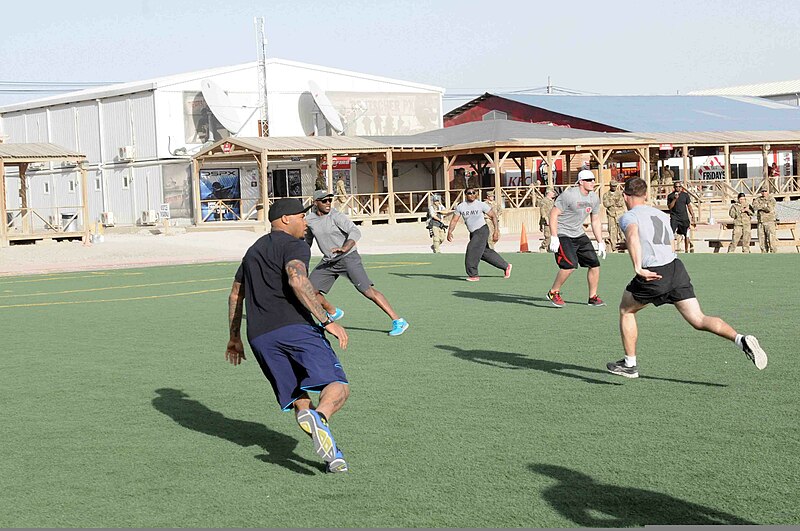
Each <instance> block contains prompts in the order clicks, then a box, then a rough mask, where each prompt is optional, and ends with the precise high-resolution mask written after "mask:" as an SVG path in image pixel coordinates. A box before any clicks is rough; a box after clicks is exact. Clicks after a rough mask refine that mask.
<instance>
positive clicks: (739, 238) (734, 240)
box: [728, 225, 750, 253]
mask: <svg viewBox="0 0 800 531" xmlns="http://www.w3.org/2000/svg"><path fill="white" fill-rule="evenodd" d="M740 243H741V244H742V252H743V253H749V252H750V227H747V229H745V228H744V226H742V225H734V226H733V236H732V237H731V244H730V245H729V246H728V252H729V253H732V252H734V251H736V246H737V245H739V244H740Z"/></svg>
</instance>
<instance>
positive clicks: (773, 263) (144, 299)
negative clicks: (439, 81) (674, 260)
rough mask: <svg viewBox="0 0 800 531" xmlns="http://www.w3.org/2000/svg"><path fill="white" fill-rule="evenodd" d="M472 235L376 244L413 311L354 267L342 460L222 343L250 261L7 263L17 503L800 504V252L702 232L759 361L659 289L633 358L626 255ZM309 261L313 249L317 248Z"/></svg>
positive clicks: (405, 507)
mask: <svg viewBox="0 0 800 531" xmlns="http://www.w3.org/2000/svg"><path fill="white" fill-rule="evenodd" d="M506 257H507V258H509V259H510V261H511V262H512V263H513V264H514V274H513V276H512V278H511V279H509V280H503V279H502V272H500V271H498V270H493V269H491V268H490V267H489V266H487V265H485V264H482V265H481V273H482V274H483V276H482V278H481V281H480V282H477V283H468V282H464V280H463V277H464V270H463V256H461V255H393V256H365V264H366V266H367V268H368V273H369V274H370V276H371V277H372V279H373V281H374V282H375V284H376V287H377V288H378V289H380V290H381V291H383V293H384V294H385V295H386V296H387V297H388V299H389V300H390V301H391V303H392V304H393V305H394V307H395V308H396V309H397V310H398V311H399V312H400V314H401V315H402V316H404V317H406V319H407V320H408V321H409V322H410V323H411V327H410V329H409V330H408V332H406V333H405V334H404V335H403V336H400V337H397V338H390V337H388V336H387V335H386V331H388V330H389V328H390V325H391V323H390V321H389V320H388V318H386V317H385V315H383V314H382V313H381V312H380V311H379V310H378V309H377V307H374V306H373V305H372V303H370V302H369V301H368V300H366V299H364V298H362V297H361V296H360V295H359V294H358V293H357V292H356V291H355V290H354V289H353V288H352V287H351V286H350V285H349V283H347V281H346V280H340V281H339V282H338V283H337V284H336V286H335V287H334V289H333V290H332V292H331V294H330V299H331V300H332V301H333V302H335V303H336V304H337V305H338V306H340V307H342V308H344V309H345V312H346V316H345V318H344V319H343V320H342V321H341V324H343V325H344V326H345V327H346V328H347V330H348V332H349V334H350V347H349V348H348V349H347V350H346V351H339V354H340V358H341V360H342V363H343V365H344V367H345V370H346V371H347V374H348V377H349V378H350V381H351V384H352V394H351V397H350V400H349V401H348V403H347V404H346V406H345V407H344V409H343V410H342V411H341V412H340V413H339V414H338V415H337V416H336V417H334V418H333V422H332V428H333V430H334V434H335V435H336V437H337V441H338V443H339V444H340V445H341V446H342V447H343V448H344V450H345V456H346V457H347V459H348V462H349V463H350V470H351V471H350V473H348V474H346V475H326V474H324V473H323V466H322V463H321V462H320V460H319V459H318V458H317V456H316V455H315V454H314V452H313V449H312V446H311V442H310V440H309V439H308V437H307V436H306V435H305V434H304V433H302V432H301V431H300V430H299V428H298V427H297V426H296V424H295V422H294V418H293V415H291V414H288V413H281V412H280V410H279V409H278V407H277V404H276V402H275V399H274V397H273V395H272V391H271V389H270V387H269V385H268V383H267V382H266V380H265V379H264V378H263V376H262V375H261V373H260V371H259V368H258V365H257V363H256V362H255V361H254V360H253V359H252V357H251V356H250V354H249V350H248V358H249V359H248V361H246V362H245V363H244V364H243V365H241V366H239V367H233V366H230V365H228V364H227V363H225V361H224V348H225V344H226V341H227V296H228V292H229V290H230V285H231V279H232V276H233V273H234V271H235V269H236V266H237V264H233V263H218V264H204V265H191V266H175V267H158V268H149V269H135V270H110V271H105V272H94V273H90V272H79V273H65V274H58V275H47V276H33V277H13V278H9V277H5V278H0V319H2V327H3V334H2V354H1V355H0V378H2V386H0V404H2V409H1V411H2V413H0V419H1V421H2V422H1V423H0V448H2V467H1V468H0V527H105V526H108V527H374V526H382V527H573V526H600V527H622V526H642V525H646V524H689V523H694V524H711V523H724V524H784V525H786V524H794V525H797V524H800V509H798V500H800V487H799V486H800V435H799V434H800V428H798V425H800V422H799V421H800V415H798V411H800V385H799V384H798V382H799V381H800V357H798V348H797V345H798V340H800V332H799V331H798V330H799V329H800V327H798V324H797V319H798V315H800V297H798V292H799V291H800V290H798V288H797V285H796V278H797V270H798V263H799V262H798V257H797V256H794V255H789V254H786V255H777V256H776V255H769V256H761V255H752V256H744V255H730V256H727V255H723V256H719V255H690V256H686V257H685V258H684V261H685V262H686V264H687V268H688V269H689V273H690V274H691V275H692V279H693V281H694V284H695V288H696V292H697V294H698V297H699V298H700V300H701V302H702V305H703V309H704V310H705V311H706V312H707V313H709V314H714V315H721V316H723V317H724V318H725V319H726V320H728V322H730V323H731V324H732V325H733V326H734V327H735V328H737V329H738V330H739V331H740V332H746V333H754V334H756V335H757V336H758V337H759V339H760V340H761V344H762V346H764V348H765V349H766V350H767V352H768V354H769V366H768V367H767V369H766V370H765V371H763V372H759V371H758V370H756V368H755V367H754V366H753V365H752V364H751V363H749V362H748V361H747V360H746V359H745V356H744V354H742V353H741V351H738V350H737V349H735V347H734V346H733V345H732V344H731V343H729V342H726V341H724V340H722V339H719V338H716V337H714V336H711V335H709V334H704V333H700V332H696V331H694V330H692V329H691V328H690V327H689V326H688V325H687V324H685V323H684V322H683V321H682V320H681V319H680V317H679V316H678V314H677V312H675V311H674V309H673V308H671V307H663V308H660V309H657V310H656V309H653V308H648V309H646V310H644V311H643V312H642V313H641V314H640V318H639V324H640V344H639V370H640V373H641V375H642V376H641V377H640V378H639V379H638V380H628V379H625V378H621V377H618V376H613V375H611V374H607V373H606V372H605V363H606V362H608V361H613V360H616V359H619V358H620V357H621V355H622V354H621V346H620V340H619V337H618V332H617V312H616V306H617V304H618V301H619V297H620V293H621V291H622V289H623V288H624V285H625V284H626V282H627V280H628V279H629V277H630V274H631V273H630V271H631V268H630V262H629V259H628V257H627V256H623V255H614V256H610V257H609V258H608V259H607V260H606V261H605V262H603V270H602V274H601V285H600V288H601V289H600V295H601V296H602V297H603V298H604V299H605V300H606V301H607V302H608V303H609V306H608V307H605V308H591V307H587V306H586V304H585V302H586V298H587V293H586V280H585V274H584V272H583V271H580V272H578V273H576V274H575V275H573V277H572V278H571V279H570V280H569V281H568V283H567V285H566V286H565V288H564V289H563V295H564V298H565V299H566V301H567V302H568V304H567V306H566V307H565V308H562V309H556V308H552V307H550V306H549V305H548V303H547V301H545V299H544V293H545V292H546V290H547V289H548V288H549V286H550V283H551V282H552V278H553V276H554V274H555V264H554V263H553V260H552V256H549V255H535V254H534V255H518V254H514V255H506ZM313 262H316V260H314V261H313Z"/></svg>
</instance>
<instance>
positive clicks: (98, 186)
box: [94, 177, 103, 192]
mask: <svg viewBox="0 0 800 531" xmlns="http://www.w3.org/2000/svg"><path fill="white" fill-rule="evenodd" d="M102 188H103V182H102V181H101V180H100V177H95V178H94V191H95V192H99V191H100V190H102Z"/></svg>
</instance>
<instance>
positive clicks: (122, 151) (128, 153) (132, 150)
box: [119, 146, 136, 160]
mask: <svg viewBox="0 0 800 531" xmlns="http://www.w3.org/2000/svg"><path fill="white" fill-rule="evenodd" d="M135 157H136V147H135V146H121V147H120V148H119V160H133V159H134V158H135Z"/></svg>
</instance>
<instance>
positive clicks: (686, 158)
mask: <svg viewBox="0 0 800 531" xmlns="http://www.w3.org/2000/svg"><path fill="white" fill-rule="evenodd" d="M681 151H682V152H683V179H681V181H682V182H683V187H684V189H686V190H688V189H689V187H688V186H687V181H688V180H689V146H683V147H682V148H681Z"/></svg>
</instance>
